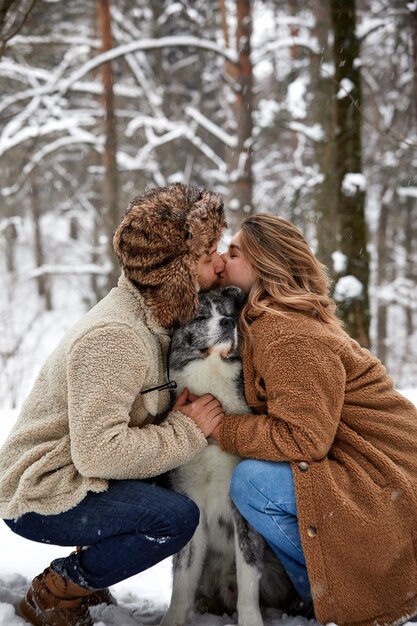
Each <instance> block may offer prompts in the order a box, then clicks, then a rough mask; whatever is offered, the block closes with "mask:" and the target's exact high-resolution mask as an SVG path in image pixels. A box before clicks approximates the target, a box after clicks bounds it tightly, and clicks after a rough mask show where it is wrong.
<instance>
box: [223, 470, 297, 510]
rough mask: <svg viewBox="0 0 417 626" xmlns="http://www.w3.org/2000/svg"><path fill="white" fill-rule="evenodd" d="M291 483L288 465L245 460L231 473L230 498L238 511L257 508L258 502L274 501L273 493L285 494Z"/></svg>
mask: <svg viewBox="0 0 417 626" xmlns="http://www.w3.org/2000/svg"><path fill="white" fill-rule="evenodd" d="M292 481H293V478H292V470H291V466H290V464H289V463H278V462H272V461H256V460H254V459H246V460H245V461H241V462H240V463H239V465H237V467H236V468H235V470H234V472H233V475H232V480H231V483H230V497H231V498H232V500H233V502H234V503H235V505H236V506H237V507H238V509H240V510H242V508H245V507H248V506H249V507H252V508H253V507H255V508H257V506H258V505H259V502H260V501H265V502H266V501H267V500H274V499H275V496H276V495H277V494H275V493H273V492H275V491H277V490H278V491H279V492H281V491H282V492H283V493H285V492H286V491H287V490H288V489H287V487H288V488H289V487H290V485H292ZM284 487H285V488H284Z"/></svg>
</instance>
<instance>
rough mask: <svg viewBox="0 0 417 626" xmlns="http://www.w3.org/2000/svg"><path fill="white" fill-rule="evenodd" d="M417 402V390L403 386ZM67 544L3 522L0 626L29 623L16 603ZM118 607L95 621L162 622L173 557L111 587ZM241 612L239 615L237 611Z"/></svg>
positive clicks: (286, 620) (0, 436) (197, 619)
mask: <svg viewBox="0 0 417 626" xmlns="http://www.w3.org/2000/svg"><path fill="white" fill-rule="evenodd" d="M401 393H403V394H404V395H405V396H407V397H408V398H409V399H410V400H412V401H413V402H414V403H415V404H416V405H417V389H413V390H402V391H401ZM16 416H17V414H16V412H15V411H3V412H1V413H0V445H1V444H2V442H3V441H4V439H5V438H6V436H7V434H8V432H9V430H10V428H11V426H12V424H13V422H14V420H15V419H16ZM64 550H65V549H63V548H60V547H55V546H47V545H43V544H38V543H35V542H29V541H27V540H24V539H21V538H20V537H18V536H17V535H15V534H14V533H12V532H11V531H10V530H9V529H8V528H7V526H6V525H5V524H3V523H2V522H0V626H24V624H26V622H25V621H24V620H23V619H22V618H21V617H19V616H18V615H17V613H16V607H17V606H18V603H19V600H20V598H21V597H22V596H23V595H24V593H25V591H26V589H27V587H28V585H29V583H30V580H31V579H32V578H33V577H34V576H35V575H36V574H38V573H39V572H41V571H42V570H43V569H44V568H45V567H46V566H47V565H48V564H49V562H50V561H51V560H52V559H53V558H55V557H57V556H62V555H63V554H65V551H64ZM112 593H113V594H114V595H115V596H116V598H117V600H118V602H119V606H117V607H115V606H111V607H97V608H96V609H94V612H93V617H94V620H95V624H96V626H138V625H146V626H148V625H149V626H153V625H154V624H155V625H156V624H158V623H159V621H160V619H161V617H162V615H163V613H164V611H165V610H166V608H167V606H168V603H169V599H170V595H171V562H170V559H167V560H165V561H162V562H161V563H159V564H158V565H156V566H155V567H153V568H151V569H149V570H147V571H146V572H143V573H142V574H138V575H137V576H132V578H129V579H128V580H126V581H124V582H121V583H119V584H117V585H115V586H114V587H112ZM235 617H236V616H235ZM234 623H236V619H234V618H232V617H227V616H224V617H217V616H214V615H209V614H207V615H199V616H194V617H193V618H192V619H191V620H190V626H226V625H229V624H234ZM307 624H309V625H310V626H314V625H315V622H314V621H313V620H310V621H309V620H306V619H304V618H295V617H288V616H287V615H285V614H284V615H282V614H281V613H280V612H279V611H269V612H267V613H266V614H265V626H306V625H307Z"/></svg>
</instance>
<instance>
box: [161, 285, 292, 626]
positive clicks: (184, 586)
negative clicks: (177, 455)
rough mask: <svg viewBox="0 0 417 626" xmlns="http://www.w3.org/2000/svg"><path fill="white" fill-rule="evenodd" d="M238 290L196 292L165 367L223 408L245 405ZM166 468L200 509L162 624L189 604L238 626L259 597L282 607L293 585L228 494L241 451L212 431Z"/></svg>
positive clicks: (179, 616) (252, 619)
mask: <svg viewBox="0 0 417 626" xmlns="http://www.w3.org/2000/svg"><path fill="white" fill-rule="evenodd" d="M242 304H243V294H242V292H241V291H240V289H237V288H236V287H225V288H223V289H218V290H213V291H211V292H208V293H204V294H201V295H200V303H199V308H198V312H197V315H196V317H195V318H194V319H193V320H192V321H190V322H189V323H188V324H186V325H185V326H184V327H182V328H180V329H178V330H176V331H175V332H174V336H173V338H172V343H171V352H170V375H171V378H172V379H173V380H175V381H176V382H177V385H178V390H179V391H182V389H184V388H185V387H188V389H189V390H190V392H191V393H193V394H196V395H199V396H200V395H203V394H205V393H211V394H212V395H213V396H215V397H216V398H218V399H219V400H220V402H221V403H222V405H223V409H224V412H225V413H235V414H243V413H247V412H248V411H249V409H248V407H247V405H246V403H245V400H244V395H243V380H242V364H241V360H240V358H239V354H238V341H237V339H238V337H237V319H238V316H239V312H240V309H241V306H242ZM208 442H209V445H208V446H207V447H206V448H205V449H204V450H203V451H201V452H200V453H199V454H198V455H197V456H196V457H195V458H194V459H193V460H192V461H190V462H189V463H187V464H186V465H183V466H181V467H179V468H177V469H175V470H174V471H173V472H172V474H171V479H172V487H173V488H174V489H175V490H176V491H178V492H180V493H183V494H186V495H187V496H189V497H190V498H191V499H192V500H194V502H196V504H197V505H198V507H199V509H200V524H199V526H198V528H197V530H196V532H195V534H194V536H193V538H192V539H191V541H190V542H189V543H188V544H187V545H186V546H185V548H183V550H181V552H179V553H178V554H177V555H176V556H175V557H174V568H173V591H172V598H171V604H170V606H169V609H168V611H167V613H166V614H165V616H164V618H163V620H162V623H161V626H182V625H183V624H184V623H185V622H186V621H187V618H188V616H189V614H190V612H191V610H193V609H194V610H197V611H200V612H204V611H208V612H211V613H217V614H223V613H228V614H233V613H234V612H235V611H236V609H237V613H238V623H239V625H240V626H262V625H263V620H262V616H261V612H260V604H261V605H264V606H269V607H277V608H288V607H289V605H290V603H291V601H292V600H293V599H294V598H295V596H296V593H295V590H294V587H293V586H292V583H291V582H290V580H289V578H288V576H287V574H286V572H285V570H284V569H283V567H282V565H281V563H280V562H279V560H278V559H277V558H276V557H275V555H274V554H273V553H272V551H271V549H270V548H269V546H267V545H266V543H265V542H264V540H263V539H262V538H261V537H260V535H259V534H257V533H256V532H255V531H254V530H253V529H252V528H251V527H250V526H249V525H248V524H247V522H246V521H245V520H244V519H243V517H242V516H241V515H240V514H239V512H238V511H237V509H236V508H235V507H234V506H233V504H232V501H231V499H230V496H229V488H230V479H231V476H232V473H233V470H234V468H235V467H236V465H237V464H238V463H239V461H240V460H241V459H240V458H239V457H237V456H234V455H232V454H227V453H225V452H223V451H222V450H221V449H220V447H219V446H218V445H217V444H216V442H215V441H214V440H213V439H210V438H209V440H208Z"/></svg>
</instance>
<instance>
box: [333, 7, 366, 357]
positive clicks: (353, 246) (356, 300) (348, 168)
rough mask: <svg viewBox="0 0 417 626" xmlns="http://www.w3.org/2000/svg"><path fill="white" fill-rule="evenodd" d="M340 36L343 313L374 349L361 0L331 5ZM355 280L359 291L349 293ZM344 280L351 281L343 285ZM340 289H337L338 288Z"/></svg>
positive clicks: (338, 133) (338, 102)
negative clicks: (364, 160) (363, 131)
mask: <svg viewBox="0 0 417 626" xmlns="http://www.w3.org/2000/svg"><path fill="white" fill-rule="evenodd" d="M330 14H331V19H332V25H333V32H334V48H333V53H334V64H335V81H336V89H337V91H336V93H335V96H336V131H335V164H334V165H335V172H334V175H335V178H336V181H337V193H336V198H335V202H336V207H337V214H338V219H339V224H340V251H341V252H342V254H343V255H344V257H345V260H346V262H345V268H344V270H342V271H341V272H340V273H339V277H338V281H339V282H338V285H339V297H338V300H339V303H340V313H341V316H342V318H343V320H344V322H345V325H346V328H347V330H348V332H349V333H350V334H351V335H352V337H354V338H355V339H357V340H358V341H359V342H360V343H361V344H362V345H363V346H365V347H368V346H369V324H370V312H369V295H368V285H369V255H368V249H367V228H366V222H365V187H366V185H365V178H364V176H363V174H362V154H361V124H362V120H361V113H360V108H361V104H362V98H361V82H360V80H361V77H360V70H359V41H358V39H357V37H356V34H355V29H356V15H355V0H330ZM347 277H349V282H350V286H353V289H349V291H347V290H345V288H344V287H346V286H347V284H349V283H347V282H346V278H347ZM342 279H345V280H344V281H343V282H342V283H341V282H340V281H341V280H342ZM336 288H337V285H336Z"/></svg>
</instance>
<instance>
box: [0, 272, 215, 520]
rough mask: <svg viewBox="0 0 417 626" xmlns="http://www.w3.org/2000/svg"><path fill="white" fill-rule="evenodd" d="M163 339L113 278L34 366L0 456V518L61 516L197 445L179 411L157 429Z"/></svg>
mask: <svg viewBox="0 0 417 626" xmlns="http://www.w3.org/2000/svg"><path fill="white" fill-rule="evenodd" d="M169 341H170V338H169V336H168V334H167V332H166V330H164V329H163V328H162V327H161V326H159V324H158V323H157V321H156V320H155V318H154V317H153V316H152V313H151V311H150V310H149V309H147V307H146V306H145V304H144V301H143V298H142V296H141V295H140V293H139V291H138V290H137V289H136V288H135V287H134V286H133V285H132V283H131V282H130V281H128V280H127V278H126V277H125V276H124V275H122V276H121V278H120V280H119V284H118V287H117V288H115V289H112V290H111V291H110V293H109V294H108V295H107V296H106V297H105V298H104V299H103V300H101V302H99V303H98V304H97V305H96V306H95V307H94V308H93V309H91V311H89V312H88V313H87V314H86V315H85V316H84V317H83V318H81V320H79V322H78V323H77V324H76V325H75V326H74V327H73V328H72V329H70V330H69V331H68V332H67V334H66V335H65V337H64V338H63V340H62V341H61V342H60V344H59V345H58V346H57V348H56V349H55V350H54V352H53V353H52V354H51V355H50V356H49V358H48V359H47V361H46V363H45V365H44V366H43V368H42V370H41V372H40V374H39V376H38V378H37V380H36V382H35V384H34V387H33V389H32V392H31V393H30V395H29V397H28V398H27V400H26V402H25V404H24V406H23V409H22V412H21V414H20V416H19V418H18V420H17V422H16V424H15V426H14V428H13V430H12V432H11V433H10V435H9V437H8V439H7V441H6V442H5V444H4V446H3V448H2V449H1V450H0V517H2V518H5V519H8V518H9V519H10V518H17V517H20V516H21V515H23V514H24V513H27V512H29V511H34V512H36V513H41V514H45V515H50V514H56V513H60V512H63V511H67V510H68V509H70V508H72V507H73V506H75V505H76V504H78V503H79V502H80V501H81V500H82V499H83V498H84V496H85V495H86V494H87V492H88V491H95V492H100V491H105V490H106V488H107V485H108V480H110V479H140V478H146V477H150V476H155V475H158V474H160V473H162V472H164V471H166V470H169V469H171V468H173V467H176V466H178V465H180V464H182V463H185V462H187V461H188V460H190V459H191V458H192V457H193V456H194V455H195V454H196V453H197V452H198V451H199V450H201V449H202V448H204V447H205V446H206V445H207V442H206V438H205V436H204V434H203V433H202V432H201V431H200V429H199V428H198V427H197V426H196V425H195V424H194V422H193V421H192V420H191V419H190V418H188V417H187V416H185V415H184V414H183V413H181V412H180V411H175V412H170V413H169V414H168V416H167V418H166V419H165V420H164V421H163V422H162V424H160V425H156V424H152V421H153V418H154V416H156V415H157V413H160V412H162V411H164V410H166V409H167V408H168V403H169V394H168V392H167V391H155V392H151V393H148V394H145V395H141V393H140V392H141V391H142V390H144V389H149V388H151V387H155V386H156V385H160V384H162V383H163V382H166V375H165V372H164V370H165V368H164V364H165V361H166V356H167V351H168V346H169Z"/></svg>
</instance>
